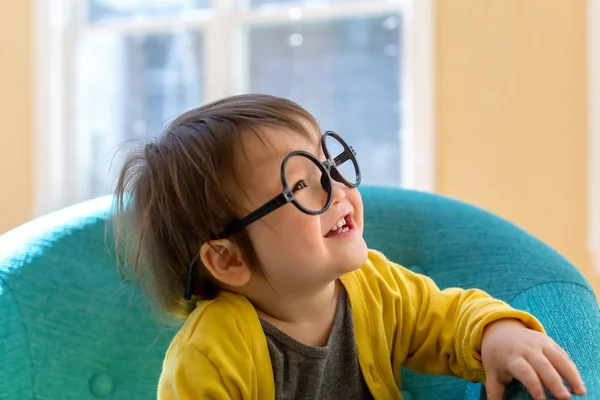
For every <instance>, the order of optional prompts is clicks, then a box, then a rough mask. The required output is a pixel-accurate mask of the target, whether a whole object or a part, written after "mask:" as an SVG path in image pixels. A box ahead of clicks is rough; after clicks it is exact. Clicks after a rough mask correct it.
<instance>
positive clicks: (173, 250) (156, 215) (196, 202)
mask: <svg viewBox="0 0 600 400" xmlns="http://www.w3.org/2000/svg"><path fill="white" fill-rule="evenodd" d="M307 122H308V123H309V124H310V125H311V126H313V127H315V128H316V129H317V130H318V125H317V123H316V121H315V120H314V118H313V117H312V116H311V115H310V114H309V113H308V112H307V111H306V110H305V109H303V108H302V107H301V106H299V105H298V104H296V103H294V102H292V101H290V100H286V99H283V98H279V97H274V96H269V95H260V94H246V95H238V96H233V97H228V98H225V99H222V100H219V101H216V102H213V103H210V104H207V105H205V106H202V107H199V108H196V109H193V110H190V111H187V112H185V113H183V114H182V115H180V116H178V117H177V118H176V119H175V120H174V121H173V122H172V123H171V124H169V125H168V126H167V127H166V129H165V130H164V132H163V134H161V135H160V136H158V137H157V138H156V139H155V140H153V141H151V142H150V143H147V144H146V145H145V146H142V147H139V148H135V149H132V150H131V151H130V152H129V153H128V154H127V156H126V158H125V161H124V165H123V167H122V169H121V172H120V174H119V178H118V183H117V187H116V190H115V198H114V208H115V210H114V211H115V228H116V252H117V257H118V258H119V257H120V256H121V254H120V249H123V248H124V247H126V249H127V250H126V252H125V257H124V259H125V264H124V265H123V264H122V263H121V262H119V263H118V264H119V265H120V266H121V267H126V268H128V269H130V270H131V271H132V272H133V275H134V277H135V279H136V280H137V281H138V282H140V283H141V285H142V287H143V289H144V291H145V292H146V294H148V295H149V296H150V298H151V299H153V300H154V301H155V302H156V304H157V305H158V306H159V308H161V309H162V310H164V311H166V312H168V313H169V314H171V315H173V316H176V317H184V318H185V317H186V316H187V315H189V313H190V312H191V311H192V310H193V309H194V307H195V303H196V301H195V300H202V299H212V298H214V297H215V296H216V295H217V294H218V292H219V287H218V286H217V284H216V283H215V281H214V279H213V278H212V276H211V275H210V273H209V272H208V270H207V269H206V268H205V267H204V265H202V262H201V261H198V265H199V267H198V268H196V274H195V276H194V285H193V288H194V290H193V292H192V300H191V301H189V302H188V301H185V300H184V298H183V297H184V296H183V295H184V290H185V282H186V278H187V274H188V267H189V265H190V262H191V260H192V259H193V258H194V257H195V256H196V255H197V254H198V253H199V250H200V247H201V245H202V244H203V243H205V242H208V241H210V240H213V239H216V238H217V235H218V234H219V233H220V231H221V230H223V229H224V228H225V227H226V226H227V225H228V224H230V223H231V222H233V221H234V220H236V219H237V218H239V217H241V215H240V213H241V212H242V211H241V210H240V207H239V202H236V201H235V200H234V198H235V196H232V194H231V190H227V188H228V187H231V186H232V185H235V186H237V189H241V190H243V188H242V187H241V185H240V181H239V179H237V175H236V173H235V166H234V161H233V160H234V156H235V155H236V154H239V153H238V151H239V148H240V146H241V145H240V143H241V136H240V135H244V134H247V133H249V132H253V133H254V134H260V133H261V128H265V127H276V128H284V129H287V130H290V131H294V132H300V133H303V134H306V135H314V133H312V134H311V133H310V132H309V131H308V130H307V128H306V123H307ZM230 239H231V240H232V241H234V242H235V243H237V244H238V245H239V246H240V248H241V249H242V252H243V256H244V257H245V258H246V260H247V261H248V263H249V265H250V266H252V267H253V268H255V269H258V268H259V266H258V262H257V257H256V254H255V253H254V250H253V248H252V243H251V242H250V239H249V237H248V235H247V233H246V231H244V230H242V231H241V232H239V233H237V234H235V235H233V236H232V237H231V238H230Z"/></svg>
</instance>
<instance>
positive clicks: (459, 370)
mask: <svg viewBox="0 0 600 400" xmlns="http://www.w3.org/2000/svg"><path fill="white" fill-rule="evenodd" d="M396 267H397V268H393V269H392V270H395V271H394V272H393V273H394V274H395V275H398V276H397V281H398V282H399V285H400V287H399V290H400V291H401V295H402V298H403V301H402V308H401V309H400V310H398V311H400V312H401V317H402V320H401V321H399V323H398V326H399V327H401V330H402V332H398V334H397V340H399V341H403V343H404V346H402V343H397V348H400V347H404V348H406V343H408V344H409V346H408V349H407V357H406V359H405V363H404V365H405V366H406V367H408V368H410V369H412V370H414V371H417V372H421V373H426V374H436V375H453V376H458V377H461V378H465V379H468V380H471V381H480V382H481V381H483V380H484V379H485V374H484V371H483V365H482V363H481V343H482V339H483V333H484V330H485V328H486V326H488V325H489V324H491V323H492V322H495V321H498V320H500V319H503V318H514V319H517V320H519V321H520V322H521V323H523V324H524V325H525V326H527V327H528V328H530V329H533V330H536V331H539V332H544V328H543V327H542V325H541V324H540V323H539V321H538V320H537V319H535V318H534V317H533V316H532V315H530V314H528V313H525V312H523V311H519V310H515V309H513V308H511V307H510V306H509V305H507V304H506V303H504V302H503V301H500V300H497V299H493V298H491V297H490V296H489V295H487V294H486V293H485V292H483V291H481V290H477V289H469V290H463V289H457V288H449V289H446V290H440V289H439V288H438V287H437V285H436V284H435V283H434V281H433V280H432V279H430V278H429V277H427V276H423V275H418V274H415V273H413V272H411V271H409V270H407V269H404V268H403V267H400V266H396ZM402 292H404V293H402ZM407 299H408V301H407ZM399 317H400V316H399Z"/></svg>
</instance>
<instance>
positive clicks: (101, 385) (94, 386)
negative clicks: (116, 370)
mask: <svg viewBox="0 0 600 400" xmlns="http://www.w3.org/2000/svg"><path fill="white" fill-rule="evenodd" d="M113 389H114V383H113V380H112V378H111V377H110V376H108V375H106V374H96V375H94V376H92V378H91V379H90V391H91V392H92V394H93V395H94V396H95V397H97V398H99V399H101V398H103V397H106V396H108V395H110V394H111V393H112V392H113Z"/></svg>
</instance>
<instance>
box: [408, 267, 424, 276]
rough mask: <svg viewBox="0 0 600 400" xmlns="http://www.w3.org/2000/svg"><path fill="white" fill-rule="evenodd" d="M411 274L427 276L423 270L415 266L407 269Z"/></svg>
mask: <svg viewBox="0 0 600 400" xmlns="http://www.w3.org/2000/svg"><path fill="white" fill-rule="evenodd" d="M409 269H410V270H411V271H412V272H414V273H415V274H419V275H427V273H426V272H425V269H423V268H421V267H419V266H417V265H411V267H410V268H409Z"/></svg>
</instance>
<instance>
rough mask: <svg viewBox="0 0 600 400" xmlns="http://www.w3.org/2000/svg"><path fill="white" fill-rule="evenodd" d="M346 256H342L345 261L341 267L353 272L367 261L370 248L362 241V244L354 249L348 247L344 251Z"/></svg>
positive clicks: (345, 270)
mask: <svg viewBox="0 0 600 400" xmlns="http://www.w3.org/2000/svg"><path fill="white" fill-rule="evenodd" d="M344 253H345V254H344V256H343V257H342V259H343V262H342V263H340V264H341V265H340V267H341V268H343V270H344V272H351V271H355V270H357V269H359V268H360V267H362V266H363V265H364V263H365V262H367V258H368V257H369V250H368V248H367V245H366V244H365V243H364V241H363V243H362V245H358V244H357V246H356V247H354V248H352V249H348V250H346V251H345V252H344Z"/></svg>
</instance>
